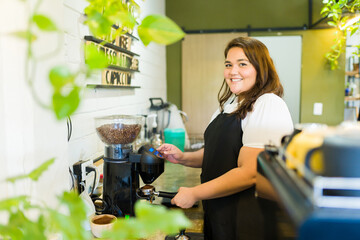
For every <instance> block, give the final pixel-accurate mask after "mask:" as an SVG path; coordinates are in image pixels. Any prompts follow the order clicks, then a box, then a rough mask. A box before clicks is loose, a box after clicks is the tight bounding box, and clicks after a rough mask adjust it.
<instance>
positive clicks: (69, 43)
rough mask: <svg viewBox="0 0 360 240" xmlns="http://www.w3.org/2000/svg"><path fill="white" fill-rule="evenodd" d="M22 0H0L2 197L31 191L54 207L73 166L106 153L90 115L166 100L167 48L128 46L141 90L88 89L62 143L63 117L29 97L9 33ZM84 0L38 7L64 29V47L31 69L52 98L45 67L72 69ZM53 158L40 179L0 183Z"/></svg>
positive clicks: (43, 44) (158, 8)
mask: <svg viewBox="0 0 360 240" xmlns="http://www.w3.org/2000/svg"><path fill="white" fill-rule="evenodd" d="M33 2H34V1H31V3H33ZM25 4H27V3H23V2H21V1H6V0H0V20H1V25H0V164H1V169H2V171H1V173H0V174H1V175H0V182H1V183H0V192H1V196H0V198H1V197H6V196H11V195H13V194H20V193H21V194H27V193H28V194H30V193H32V194H34V195H36V196H37V197H38V198H39V199H42V200H45V201H47V202H49V203H50V205H51V204H52V203H53V202H54V201H55V200H54V196H55V194H57V193H59V192H61V191H63V190H64V189H68V188H69V174H68V167H69V166H70V165H72V164H73V163H74V162H76V161H78V160H81V159H91V158H95V157H97V156H99V155H101V154H103V145H102V143H101V142H100V141H99V140H98V138H97V136H96V134H95V126H94V121H93V119H94V117H96V116H100V115H108V114H138V113H142V112H143V111H145V110H146V109H147V108H148V107H149V105H150V104H149V101H148V98H149V97H162V98H163V99H164V100H166V65H165V63H166V61H165V47H164V46H159V45H155V44H150V45H149V46H148V47H146V48H145V47H144V46H143V45H142V44H141V42H135V43H134V45H133V46H132V51H133V52H136V53H138V54H140V57H139V68H140V69H139V70H140V73H136V74H135V75H134V78H133V84H134V85H137V86H140V87H141V88H139V89H132V90H125V89H96V90H93V89H92V90H91V89H86V90H85V92H84V98H83V101H82V104H81V107H80V108H79V109H78V111H77V112H76V113H75V114H74V115H73V116H72V117H71V119H72V123H73V134H72V137H71V140H70V142H67V127H66V121H56V120H55V117H54V116H53V114H52V113H51V112H50V111H46V110H44V109H42V108H40V107H39V106H38V105H37V104H36V103H35V102H34V100H33V98H32V97H31V95H30V91H29V88H28V86H27V84H26V82H25V77H24V76H25V74H24V60H25V49H26V46H25V44H24V43H23V42H22V41H21V40H17V39H16V38H13V37H11V36H9V35H7V33H9V32H12V31H18V30H22V29H24V28H25V26H26V19H27V10H26V9H28V8H29V6H26V5H25ZM86 4H87V3H86V1H85V0H53V1H43V5H42V6H41V9H42V10H43V11H44V12H45V13H48V14H50V16H51V17H52V19H53V20H55V21H56V23H57V25H58V26H60V27H61V28H63V29H64V32H65V35H64V38H63V43H62V44H63V46H64V47H63V48H62V50H61V51H60V52H58V53H57V54H54V55H53V57H52V58H51V59H49V60H47V61H46V62H41V63H40V64H39V65H38V66H37V68H36V69H37V77H36V89H37V91H38V93H40V96H41V99H42V100H46V101H48V102H49V97H50V86H49V84H48V77H47V73H48V71H49V68H50V67H51V66H53V65H54V64H67V65H69V66H71V67H72V68H74V69H75V68H78V67H79V65H80V64H82V63H83V54H82V50H81V46H82V44H83V42H82V39H83V35H85V34H88V31H87V29H86V28H85V27H84V26H83V25H82V24H81V13H82V9H83V8H84V6H86ZM139 4H140V6H141V8H142V14H143V15H147V14H150V13H157V14H165V1H164V0H152V1H145V2H143V1H139ZM135 35H137V34H136V33H135ZM39 39H40V43H39V44H36V46H35V50H36V51H38V52H46V51H49V49H50V50H51V49H53V48H54V44H55V43H56V41H57V37H56V36H52V35H46V36H40V38H39ZM94 81H95V82H96V81H98V83H100V82H101V79H100V76H99V75H95V76H93V79H92V80H91V82H92V83H93V82H94ZM52 157H56V163H55V165H54V166H52V167H51V169H50V170H49V171H48V172H47V173H46V174H45V176H44V177H43V178H41V179H40V181H39V183H36V184H33V183H30V182H23V183H20V184H19V185H18V186H16V187H15V186H12V185H8V184H4V183H3V179H5V178H6V177H9V176H14V175H17V174H24V173H28V172H29V171H30V170H31V169H33V168H34V167H36V166H38V165H39V164H41V163H42V162H44V161H45V160H47V159H49V158H52ZM0 220H1V216H0Z"/></svg>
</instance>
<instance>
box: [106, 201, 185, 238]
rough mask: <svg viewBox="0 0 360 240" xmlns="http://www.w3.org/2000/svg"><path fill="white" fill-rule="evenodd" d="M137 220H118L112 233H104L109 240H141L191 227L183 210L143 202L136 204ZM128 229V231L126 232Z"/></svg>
mask: <svg viewBox="0 0 360 240" xmlns="http://www.w3.org/2000/svg"><path fill="white" fill-rule="evenodd" d="M135 215H136V218H129V219H125V218H118V219H117V221H115V223H114V226H113V229H112V231H108V232H104V233H103V237H105V238H109V239H114V240H115V239H139V238H145V237H148V236H151V235H153V234H154V233H155V232H157V231H161V232H164V233H167V234H171V233H177V232H179V229H185V228H187V227H189V226H190V225H191V222H190V220H188V219H187V218H186V216H185V215H184V212H183V211H181V210H168V209H167V208H165V207H164V206H155V205H152V204H149V203H147V202H143V201H137V202H136V204H135ZM124 229H126V231H124Z"/></svg>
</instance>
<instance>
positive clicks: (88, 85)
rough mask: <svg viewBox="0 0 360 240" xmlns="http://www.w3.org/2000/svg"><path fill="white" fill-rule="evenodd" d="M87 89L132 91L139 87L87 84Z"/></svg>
mask: <svg viewBox="0 0 360 240" xmlns="http://www.w3.org/2000/svg"><path fill="white" fill-rule="evenodd" d="M86 87H88V88H115V89H116V88H124V89H133V88H140V86H130V85H129V86H123V85H104V84H87V85H86Z"/></svg>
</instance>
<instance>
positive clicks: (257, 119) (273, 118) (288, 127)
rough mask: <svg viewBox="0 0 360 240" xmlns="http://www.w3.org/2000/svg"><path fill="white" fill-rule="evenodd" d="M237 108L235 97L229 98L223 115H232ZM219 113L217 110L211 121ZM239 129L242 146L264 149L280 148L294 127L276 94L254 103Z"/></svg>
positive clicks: (282, 102)
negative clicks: (270, 146)
mask: <svg viewBox="0 0 360 240" xmlns="http://www.w3.org/2000/svg"><path fill="white" fill-rule="evenodd" d="M239 104H241V103H239ZM237 106H238V103H237V99H236V97H235V98H230V99H229V100H228V101H227V102H226V103H225V105H224V113H232V112H233V111H235V110H236V109H237ZM219 113H220V110H219V109H218V110H217V111H216V112H215V113H214V114H213V116H212V118H211V121H212V120H214V119H215V118H216V116H217V115H218V114H219ZM211 121H210V122H211ZM241 128H242V130H243V138H242V140H243V146H246V147H253V148H264V145H266V144H272V145H276V146H280V144H281V138H282V137H283V136H285V135H288V134H290V133H292V131H293V129H294V126H293V122H292V119H291V115H290V112H289V109H288V107H287V105H286V103H285V102H284V100H283V99H282V98H280V97H279V96H277V95H276V94H273V93H266V94H263V95H262V96H260V97H259V98H258V99H257V100H256V101H255V103H254V106H253V111H252V112H250V113H248V114H247V115H246V117H245V118H244V119H243V120H242V121H241Z"/></svg>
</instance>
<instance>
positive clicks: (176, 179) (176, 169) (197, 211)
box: [140, 162, 204, 240]
mask: <svg viewBox="0 0 360 240" xmlns="http://www.w3.org/2000/svg"><path fill="white" fill-rule="evenodd" d="M200 173H201V169H200V168H189V167H184V166H182V165H179V164H172V163H170V162H166V163H165V171H164V173H163V174H162V175H161V176H160V177H159V178H158V179H156V180H155V181H154V183H153V184H152V185H153V186H154V187H155V189H156V190H157V191H165V192H176V191H177V190H178V189H179V187H193V186H196V185H198V184H200ZM140 186H142V183H140ZM161 203H165V204H166V205H168V204H167V203H169V200H167V199H163V198H156V199H155V201H154V204H161ZM170 208H177V207H170ZM183 211H184V213H185V215H186V216H187V217H188V218H189V219H190V220H191V221H192V223H193V225H192V226H191V227H190V228H188V229H186V230H185V233H186V232H189V233H201V232H202V230H203V223H204V221H203V210H202V205H201V202H199V203H197V204H196V205H195V206H194V207H192V208H189V209H183ZM165 237H166V235H165V234H163V233H159V234H156V235H155V236H153V237H151V238H147V240H163V239H165Z"/></svg>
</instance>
